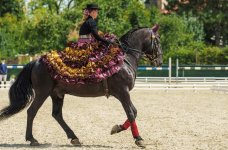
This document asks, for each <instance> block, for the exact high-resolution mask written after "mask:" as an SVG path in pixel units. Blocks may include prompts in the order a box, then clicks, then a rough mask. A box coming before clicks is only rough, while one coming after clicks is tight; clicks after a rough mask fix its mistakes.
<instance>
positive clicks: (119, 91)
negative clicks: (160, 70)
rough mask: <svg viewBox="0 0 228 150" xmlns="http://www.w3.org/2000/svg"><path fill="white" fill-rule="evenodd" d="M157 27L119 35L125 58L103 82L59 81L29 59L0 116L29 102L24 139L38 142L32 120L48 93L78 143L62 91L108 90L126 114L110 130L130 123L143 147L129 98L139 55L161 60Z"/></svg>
mask: <svg viewBox="0 0 228 150" xmlns="http://www.w3.org/2000/svg"><path fill="white" fill-rule="evenodd" d="M157 30H158V27H157V26H155V27H153V28H137V29H133V30H130V31H128V32H127V33H126V34H125V35H123V36H122V37H121V38H120V41H119V43H120V46H121V47H122V48H123V50H124V51H125V60H124V63H123V65H122V68H121V69H120V71H119V72H118V73H116V74H114V75H112V76H111V77H109V78H108V79H106V82H105V83H106V85H105V86H104V82H99V83H94V84H84V85H83V84H76V85H70V84H67V83H64V82H60V81H58V80H54V79H53V78H52V77H51V76H50V74H49V72H48V70H47V67H46V66H45V65H44V64H43V63H42V62H41V61H39V60H36V61H33V62H30V63H29V64H27V65H26V66H25V67H24V68H23V70H22V71H21V72H20V74H19V75H18V77H17V79H16V81H15V82H14V84H13V85H12V86H11V87H10V90H9V98H10V104H9V106H7V107H5V108H4V109H2V110H1V111H0V120H4V119H7V118H9V117H10V116H12V115H14V114H16V113H18V112H20V111H21V110H22V109H24V108H25V107H26V106H28V105H29V104H30V102H32V103H31V105H30V107H29V109H28V110H27V115H28V116H27V129H26V140H27V141H30V145H32V146H37V145H39V143H38V141H37V140H36V139H35V138H34V137H33V134H32V126H33V120H34V118H35V116H36V114H37V112H38V110H39V108H40V107H41V106H42V104H43V103H44V101H45V100H46V99H47V97H48V96H50V97H51V98H52V102H53V110H52V116H53V117H54V118H55V119H56V121H57V122H58V123H59V124H60V126H61V127H62V128H63V130H64V131H65V132H66V134H67V137H68V138H69V139H71V143H72V144H73V145H76V146H80V145H81V144H80V142H79V139H78V138H77V136H76V135H75V134H74V132H73V131H72V130H71V129H70V127H69V126H68V125H67V124H66V122H65V121H64V119H63V116H62V107H63V101H64V95H65V94H70V95H74V96H80V97H98V96H104V95H107V94H108V95H112V96H114V97H115V98H117V99H118V100H119V101H120V103H121V104H122V106H123V108H124V110H125V112H126V115H127V120H126V121H125V122H124V124H122V125H115V126H114V127H113V128H112V130H111V134H115V133H118V132H121V131H124V130H126V129H127V128H129V127H131V131H132V134H133V137H134V139H135V143H136V145H138V146H139V147H144V144H143V139H142V138H141V137H140V135H139V132H138V129H137V125H136V121H135V119H136V116H137V110H136V108H135V107H134V105H133V103H132V101H131V98H130V94H129V91H130V90H132V89H133V87H134V84H135V78H136V70H137V66H138V61H139V59H140V58H141V57H142V56H146V57H147V58H148V59H149V60H150V61H151V63H153V65H154V66H159V65H161V63H162V50H161V46H160V37H159V35H158V33H157Z"/></svg>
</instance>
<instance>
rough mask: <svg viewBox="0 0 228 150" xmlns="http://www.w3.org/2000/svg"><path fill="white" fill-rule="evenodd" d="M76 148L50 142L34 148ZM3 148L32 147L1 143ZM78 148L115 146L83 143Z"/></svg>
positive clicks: (0, 145)
mask: <svg viewBox="0 0 228 150" xmlns="http://www.w3.org/2000/svg"><path fill="white" fill-rule="evenodd" d="M50 147H52V148H58V147H61V148H64V147H65V148H75V147H76V146H73V145H53V144H50V143H45V144H40V145H39V146H34V147H33V148H50ZM1 148H31V146H30V145H29V144H0V149H1ZM78 148H113V147H112V146H105V145H82V146H79V147H78Z"/></svg>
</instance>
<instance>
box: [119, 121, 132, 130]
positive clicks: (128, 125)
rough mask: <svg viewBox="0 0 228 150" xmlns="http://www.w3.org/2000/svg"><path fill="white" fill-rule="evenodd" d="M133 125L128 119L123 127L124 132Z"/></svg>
mask: <svg viewBox="0 0 228 150" xmlns="http://www.w3.org/2000/svg"><path fill="white" fill-rule="evenodd" d="M130 125H131V123H130V121H129V120H128V119H127V120H126V121H125V122H124V124H123V125H122V126H121V127H122V128H123V129H124V130H127V129H128V128H129V127H130Z"/></svg>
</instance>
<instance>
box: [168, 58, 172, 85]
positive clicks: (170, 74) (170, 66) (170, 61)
mask: <svg viewBox="0 0 228 150" xmlns="http://www.w3.org/2000/svg"><path fill="white" fill-rule="evenodd" d="M171 77H172V59H171V58H169V84H171Z"/></svg>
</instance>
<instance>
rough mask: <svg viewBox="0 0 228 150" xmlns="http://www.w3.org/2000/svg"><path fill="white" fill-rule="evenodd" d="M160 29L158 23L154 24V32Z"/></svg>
mask: <svg viewBox="0 0 228 150" xmlns="http://www.w3.org/2000/svg"><path fill="white" fill-rule="evenodd" d="M158 29H159V25H158V24H156V25H154V26H153V27H152V30H153V32H154V33H156V32H157V31H158Z"/></svg>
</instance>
